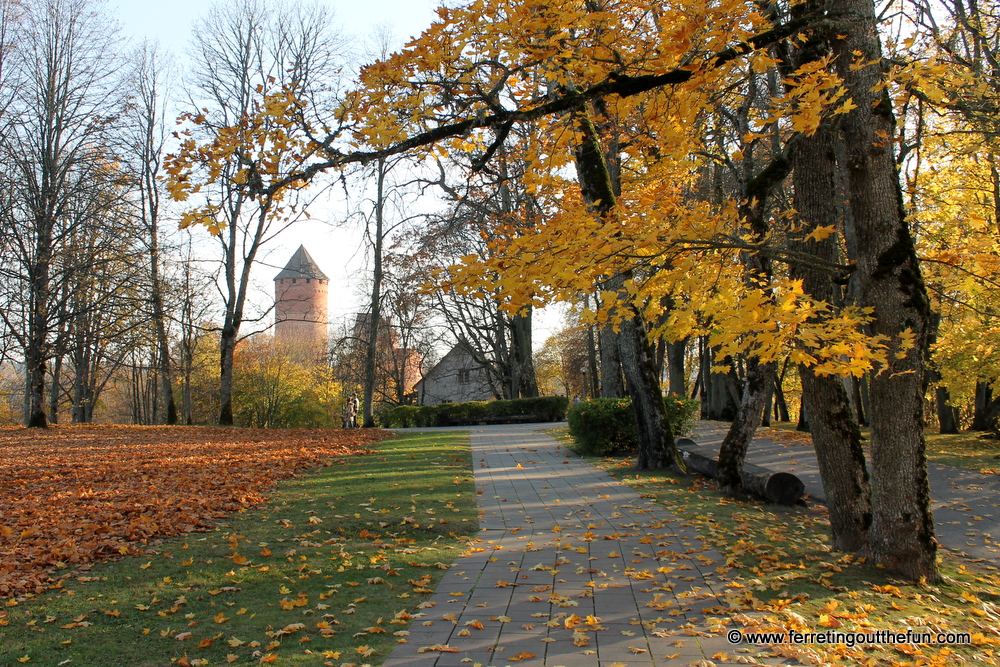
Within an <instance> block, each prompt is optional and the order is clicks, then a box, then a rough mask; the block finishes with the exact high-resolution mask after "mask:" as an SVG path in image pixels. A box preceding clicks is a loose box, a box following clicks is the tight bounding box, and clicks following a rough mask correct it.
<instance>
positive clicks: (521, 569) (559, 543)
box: [385, 424, 731, 667]
mask: <svg viewBox="0 0 1000 667" xmlns="http://www.w3.org/2000/svg"><path fill="white" fill-rule="evenodd" d="M542 428H544V427H539V426H538V425H530V424H529V425H511V426H491V427H476V428H473V429H472V430H471V436H472V447H473V450H474V457H473V458H474V461H475V475H476V487H477V489H481V490H482V491H483V493H482V494H480V495H478V496H477V500H478V501H479V503H480V509H481V511H482V512H483V514H482V516H481V519H480V529H481V532H480V533H479V535H478V536H477V540H478V541H477V542H475V544H473V545H472V546H474V547H475V548H479V549H484V551H479V552H470V553H469V554H468V555H467V556H463V557H461V558H459V559H458V561H456V563H455V566H454V568H453V569H452V570H451V571H450V572H449V573H448V574H447V575H446V577H445V579H444V580H443V582H442V584H441V585H439V586H438V589H437V591H436V592H435V593H434V594H433V596H432V597H431V599H432V600H434V601H435V602H437V606H436V607H434V608H432V609H428V610H426V611H427V612H428V613H427V618H428V619H441V617H442V616H443V615H444V614H446V613H455V614H457V618H458V625H457V626H456V625H454V624H452V623H450V622H448V621H442V620H437V621H436V622H435V623H434V624H433V625H432V626H423V625H420V624H419V622H418V623H417V624H415V625H414V626H413V627H412V628H411V633H413V634H411V636H410V638H409V639H410V642H409V643H408V644H405V645H403V644H401V645H398V646H397V648H396V650H395V651H394V652H393V653H392V655H391V656H390V657H389V659H388V660H387V661H386V663H385V664H386V665H387V666H388V667H417V666H418V665H419V667H464V666H466V665H471V664H474V663H475V662H480V663H482V664H483V665H484V666H489V665H496V666H498V667H499V666H500V665H507V664H517V665H519V666H528V667H543V666H544V667H560V666H563V667H607V665H610V664H612V663H613V662H620V663H622V664H624V665H627V666H628V667H632V666H633V665H636V666H638V665H642V666H643V667H651V665H653V664H654V661H655V664H656V665H661V664H663V665H667V664H670V665H677V666H679V665H682V664H683V665H687V664H688V662H690V660H691V657H692V656H698V657H701V656H702V655H703V651H702V649H701V648H700V645H699V643H698V642H697V641H694V639H693V638H685V644H686V645H685V646H684V647H675V646H672V645H671V641H674V640H672V639H661V638H656V637H648V634H649V632H651V630H647V629H644V628H643V627H642V626H641V625H633V624H632V623H631V621H633V620H638V619H655V618H658V617H664V619H665V620H664V621H662V622H661V623H660V624H659V625H658V627H660V628H664V627H676V626H677V625H680V623H681V622H688V621H687V619H684V618H678V619H673V618H667V617H666V614H667V613H668V612H669V610H670V609H678V608H680V609H685V608H689V607H690V608H692V609H693V608H695V607H696V606H697V608H702V607H703V606H712V605H714V604H718V601H716V600H715V599H704V600H694V599H678V598H677V595H680V594H683V593H684V592H685V591H688V590H691V589H692V588H696V587H700V588H701V594H704V595H711V593H712V591H713V590H714V589H713V585H714V586H715V588H719V589H721V586H718V584H717V582H715V581H713V580H710V579H709V578H710V577H711V576H712V575H713V574H714V573H713V572H712V569H713V564H710V563H705V562H702V561H699V560H697V559H686V560H684V561H682V562H683V563H684V564H683V565H682V566H678V564H677V563H674V562H669V566H670V567H674V568H676V569H675V570H674V571H673V572H671V573H667V574H662V573H658V572H656V569H657V568H658V567H660V566H661V562H660V561H659V560H658V558H659V557H658V556H657V555H656V554H657V552H663V551H665V550H666V551H670V552H674V553H671V554H668V555H669V556H671V557H676V556H677V555H678V554H681V552H684V551H686V550H687V549H688V548H693V549H695V550H697V552H698V553H697V554H683V555H685V556H691V555H702V556H704V557H705V558H707V559H711V560H713V561H715V562H716V563H721V562H722V558H721V557H720V556H719V555H718V554H717V553H716V552H714V551H713V550H711V549H709V548H707V547H706V546H705V545H704V544H703V543H702V541H701V540H700V538H699V537H698V536H697V534H696V533H695V532H694V531H692V530H690V529H686V528H684V527H681V526H680V521H679V520H677V519H676V518H675V517H673V516H672V515H671V514H670V513H669V512H667V511H665V510H663V509H662V508H659V507H658V506H656V505H655V504H653V503H650V502H648V501H646V500H644V499H640V498H639V497H638V494H637V493H636V492H635V491H633V490H632V489H630V488H628V487H626V486H624V485H622V484H620V483H618V482H617V481H615V480H614V479H613V478H611V477H610V476H609V475H607V474H606V473H604V472H603V471H601V470H598V469H597V468H594V467H593V466H590V465H589V464H587V463H585V462H583V461H581V460H580V459H578V458H576V457H575V456H574V455H572V454H570V453H568V452H567V451H566V450H564V449H563V448H562V447H561V446H560V445H559V444H557V443H556V442H555V441H554V440H553V439H552V438H550V437H549V436H547V435H546V434H545V433H543V432H542V431H541V429H542ZM481 459H482V460H481ZM518 464H521V466H522V467H521V468H518V467H517V465H518ZM605 537H610V538H612V539H604V538H605ZM643 538H647V539H646V541H647V542H650V540H652V542H651V543H648V544H642V543H641V542H640V540H641V539H643ZM497 546H499V547H502V548H501V549H494V547H497ZM490 559H494V560H490ZM682 567H683V568H685V569H682ZM588 570H595V571H594V572H589V571H588ZM626 573H628V574H626ZM649 575H653V576H652V578H647V577H648V576H649ZM684 578H692V579H693V580H692V581H690V582H685V581H683V579H684ZM498 581H502V582H507V584H517V585H516V586H513V585H508V586H502V587H500V588H497V582H498ZM671 584H672V585H674V586H675V588H676V590H674V591H670V590H656V589H657V588H662V587H664V586H669V585H671ZM548 587H551V588H548ZM532 588H541V590H532ZM451 592H462V593H463V595H462V596H461V598H458V599H459V600H461V602H458V601H457V600H456V597H455V596H451V595H449V593H451ZM657 594H659V595H660V596H661V597H660V598H655V595H657ZM581 595H582V597H581ZM654 599H657V600H670V601H671V606H670V607H665V608H663V609H653V608H650V607H647V606H646V604H647V602H650V601H652V600H654ZM531 600H537V601H531ZM477 605H485V606H477ZM699 605H700V606H699ZM536 614H544V616H541V617H539V616H535V615H536ZM571 615H572V616H577V617H580V618H581V619H586V618H587V617H588V616H596V617H599V618H601V619H602V620H601V625H602V626H603V627H604V628H607V629H602V630H598V631H596V632H595V631H590V632H587V635H588V636H589V638H590V642H589V644H588V645H587V646H585V647H578V646H574V645H573V643H572V637H573V633H572V631H571V630H568V629H566V628H565V627H564V624H565V619H566V618H568V617H570V616H571ZM500 616H506V617H508V618H510V619H511V622H509V623H499V622H497V621H490V620H489V619H490V618H498V617H500ZM550 619H555V620H557V621H558V625H557V626H556V627H552V628H550V627H548V626H547V625H546V622H547V621H549V620H550ZM471 620H480V621H481V622H482V623H483V625H484V629H483V630H473V631H472V633H473V636H472V637H458V636H457V632H458V631H460V630H461V629H463V628H465V627H467V626H465V623H466V622H468V621H471ZM692 620H693V621H695V622H698V621H699V620H700V619H695V618H692ZM525 626H528V627H530V628H531V630H526V629H525ZM701 629H702V630H704V628H701ZM623 630H624V631H626V632H634V633H635V634H634V635H632V636H626V635H622V634H621V632H622V631H623ZM545 638H552V639H555V640H556V641H554V642H545V641H542V639H545ZM491 642H492V643H491ZM722 642H723V643H725V642H726V640H725V638H722ZM435 643H449V644H450V645H452V646H455V647H460V648H461V652H460V653H444V654H440V655H439V654H437V653H425V654H420V655H417V656H415V657H414V652H415V650H416V648H417V647H418V646H429V645H432V644H435ZM494 645H495V646H496V648H498V649H499V648H503V649H504V650H503V651H496V652H489V651H486V650H485V648H493V646H494ZM630 645H631V646H635V647H636V648H648V649H649V650H651V651H654V652H656V653H659V656H654V655H653V654H652V653H645V654H634V653H632V651H631V650H630V649H629V646H630ZM713 646H714V644H713ZM730 649H731V647H730ZM525 651H526V652H531V653H534V654H535V655H536V657H535V658H530V659H526V660H522V661H518V662H514V663H511V662H510V661H509V660H507V659H508V658H510V657H511V656H514V655H516V654H517V653H519V652H525ZM668 653H677V654H678V655H679V656H680V657H679V658H678V659H677V661H673V662H672V661H668V660H666V659H665V658H663V657H662V656H664V655H667V654H668ZM466 658H468V659H471V660H472V662H471V663H470V662H462V660H463V659H466ZM682 659H683V661H682ZM401 661H402V662H401Z"/></svg>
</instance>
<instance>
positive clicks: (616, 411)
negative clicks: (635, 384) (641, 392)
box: [569, 398, 638, 456]
mask: <svg viewBox="0 0 1000 667" xmlns="http://www.w3.org/2000/svg"><path fill="white" fill-rule="evenodd" d="M569 432H570V434H571V435H572V436H573V439H574V440H576V444H577V445H578V446H579V447H580V450H581V451H582V453H584V454H590V455H592V456H607V455H609V454H621V453H624V452H627V451H630V450H632V449H635V446H636V442H637V440H638V435H637V434H636V432H635V419H634V418H633V416H632V401H631V399H628V398H595V399H592V400H589V401H580V402H579V403H577V404H576V405H574V406H573V407H572V408H570V411H569Z"/></svg>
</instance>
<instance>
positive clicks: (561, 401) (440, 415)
mask: <svg viewBox="0 0 1000 667" xmlns="http://www.w3.org/2000/svg"><path fill="white" fill-rule="evenodd" d="M567 407H569V399H568V398H566V397H565V396H540V397H538V398H517V399H512V400H505V401H469V402H467V403H443V404H441V405H423V406H420V407H417V406H413V405H400V406H397V407H395V408H389V409H387V410H382V411H380V412H379V413H378V414H377V415H376V422H377V423H378V425H379V426H381V427H383V428H413V427H420V426H453V425H464V424H475V423H477V422H481V421H482V422H497V423H500V422H503V421H504V420H505V419H507V418H517V417H528V416H535V417H537V418H538V419H539V421H560V420H562V419H565V417H566V408H567ZM514 420H515V421H516V419H514Z"/></svg>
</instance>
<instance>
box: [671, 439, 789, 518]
mask: <svg viewBox="0 0 1000 667" xmlns="http://www.w3.org/2000/svg"><path fill="white" fill-rule="evenodd" d="M697 446H698V445H697V444H696V443H695V442H694V440H691V439H690V438H679V439H678V440H677V448H678V449H680V450H681V456H682V457H683V459H684V463H685V465H687V468H688V470H693V471H694V472H697V473H701V474H702V475H705V476H706V477H711V478H712V479H715V478H716V477H717V476H718V466H719V462H718V460H717V459H715V458H712V457H710V456H705V455H704V454H701V453H699V452H696V451H692V450H691V449H690V448H692V447H697ZM743 488H744V489H745V490H746V491H747V492H748V493H752V494H753V495H755V496H757V497H759V498H763V499H764V500H767V501H768V502H772V503H774V504H776V505H794V504H795V503H797V502H798V501H799V500H801V498H802V495H803V494H804V493H805V490H806V485H805V484H803V483H802V480H800V479H799V478H798V477H796V476H795V475H793V474H792V473H790V472H774V471H773V470H769V469H768V468H762V467H761V466H756V465H754V464H752V463H744V464H743Z"/></svg>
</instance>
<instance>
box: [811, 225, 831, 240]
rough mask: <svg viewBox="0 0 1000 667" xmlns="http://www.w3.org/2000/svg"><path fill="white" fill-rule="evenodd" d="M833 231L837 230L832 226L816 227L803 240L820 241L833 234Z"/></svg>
mask: <svg viewBox="0 0 1000 667" xmlns="http://www.w3.org/2000/svg"><path fill="white" fill-rule="evenodd" d="M835 231H837V228H836V226H834V225H827V226H822V225H820V226H818V227H816V229H814V230H812V232H810V233H809V234H808V235H807V236H806V238H805V239H804V240H806V241H822V240H823V239H825V238H826V237H827V236H829V235H830V234H833V233H834V232H835Z"/></svg>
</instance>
